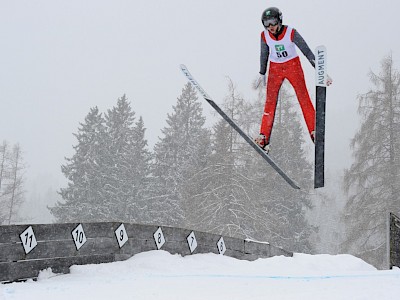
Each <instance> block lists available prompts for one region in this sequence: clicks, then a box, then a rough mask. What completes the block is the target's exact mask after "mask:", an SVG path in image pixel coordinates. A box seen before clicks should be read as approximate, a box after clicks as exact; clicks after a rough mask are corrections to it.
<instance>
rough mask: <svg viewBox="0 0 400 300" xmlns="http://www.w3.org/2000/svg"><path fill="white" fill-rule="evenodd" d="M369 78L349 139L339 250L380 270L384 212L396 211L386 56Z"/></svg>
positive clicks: (399, 155)
mask: <svg viewBox="0 0 400 300" xmlns="http://www.w3.org/2000/svg"><path fill="white" fill-rule="evenodd" d="M370 79H371V82H372V84H373V85H374V88H373V89H371V90H370V91H368V92H367V93H365V94H363V95H360V96H359V108H358V111H359V114H360V115H361V122H362V123H361V126H360V129H359V130H358V132H357V133H356V135H355V136H354V138H353V139H352V141H351V147H352V149H353V157H354V162H353V163H352V165H351V167H350V168H349V169H348V170H346V172H345V178H344V187H345V191H346V192H347V193H348V196H349V197H348V201H347V204H346V206H345V210H344V211H345V216H344V219H345V223H346V233H347V237H346V242H345V243H344V244H343V251H346V252H350V253H352V254H355V255H357V256H359V257H361V258H362V259H364V260H366V261H367V262H369V263H371V264H373V265H375V266H376V267H378V268H385V267H387V257H386V253H387V249H386V221H387V218H388V213H389V212H393V213H395V214H399V213H400V198H399V194H400V74H399V72H398V71H397V70H396V69H395V68H394V65H393V59H392V56H391V55H389V56H387V57H385V58H384V59H383V60H382V63H381V73H380V74H379V75H376V74H375V73H373V72H371V73H370Z"/></svg>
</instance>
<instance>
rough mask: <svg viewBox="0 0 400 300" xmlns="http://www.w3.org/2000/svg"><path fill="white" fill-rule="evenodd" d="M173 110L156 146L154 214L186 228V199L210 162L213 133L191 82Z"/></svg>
mask: <svg viewBox="0 0 400 300" xmlns="http://www.w3.org/2000/svg"><path fill="white" fill-rule="evenodd" d="M173 110H174V112H173V113H172V114H169V115H168V118H167V127H164V128H163V129H162V134H163V136H162V137H161V138H160V140H159V142H157V144H156V145H155V163H154V170H153V175H154V176H155V180H156V187H155V188H156V197H154V200H153V205H152V211H153V214H154V217H153V220H154V222H158V223H159V224H165V225H171V226H172V225H173V226H185V219H186V212H185V210H187V209H189V210H190V205H189V204H188V203H185V202H186V199H187V198H186V196H187V195H188V194H190V193H191V192H190V191H189V190H188V189H189V188H190V185H188V184H187V183H188V181H189V180H191V177H192V176H193V174H195V173H196V172H198V170H201V169H203V167H204V165H205V164H206V162H207V156H208V151H209V145H210V137H209V135H210V133H209V131H208V130H207V129H205V127H204V125H205V117H204V116H203V110H202V107H201V103H200V101H198V97H197V95H196V92H195V90H194V88H193V87H192V85H191V84H190V83H188V84H186V85H185V87H184V88H183V89H182V94H181V95H180V96H179V97H178V101H177V104H176V105H175V106H174V107H173Z"/></svg>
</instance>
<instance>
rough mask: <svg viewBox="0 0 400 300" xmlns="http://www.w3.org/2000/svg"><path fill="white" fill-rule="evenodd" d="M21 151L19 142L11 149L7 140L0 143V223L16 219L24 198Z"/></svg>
mask: <svg viewBox="0 0 400 300" xmlns="http://www.w3.org/2000/svg"><path fill="white" fill-rule="evenodd" d="M25 168H26V166H25V163H24V161H23V153H22V150H21V147H20V145H19V144H15V145H14V146H13V148H12V149H10V146H9V144H8V142H7V141H3V144H2V145H0V224H7V225H10V224H13V223H15V222H16V221H18V218H19V217H20V216H19V215H18V208H19V207H20V205H21V204H22V203H23V201H24V200H25V198H24V193H25V191H24V176H23V175H24V170H25Z"/></svg>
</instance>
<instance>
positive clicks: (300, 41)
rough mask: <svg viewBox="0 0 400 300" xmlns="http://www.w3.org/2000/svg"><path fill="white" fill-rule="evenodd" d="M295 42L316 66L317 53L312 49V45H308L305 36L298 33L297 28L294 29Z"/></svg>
mask: <svg viewBox="0 0 400 300" xmlns="http://www.w3.org/2000/svg"><path fill="white" fill-rule="evenodd" d="M293 31H294V35H293V43H295V45H296V46H297V47H298V48H299V49H300V51H301V52H302V53H303V54H304V56H305V57H306V58H307V59H308V61H309V62H310V63H311V65H312V66H313V67H314V68H315V55H314V53H313V52H312V51H311V49H310V47H308V45H307V43H306V41H305V40H304V39H303V37H302V36H301V35H300V33H298V31H297V30H296V29H293Z"/></svg>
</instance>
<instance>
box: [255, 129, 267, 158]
mask: <svg viewBox="0 0 400 300" xmlns="http://www.w3.org/2000/svg"><path fill="white" fill-rule="evenodd" d="M254 142H255V143H256V144H257V145H258V146H259V147H260V148H261V149H263V150H264V151H265V152H267V154H268V153H269V150H270V146H269V143H268V142H267V138H266V137H265V135H264V134H263V133H260V134H259V135H258V136H257V137H256V138H255V139H254Z"/></svg>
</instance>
